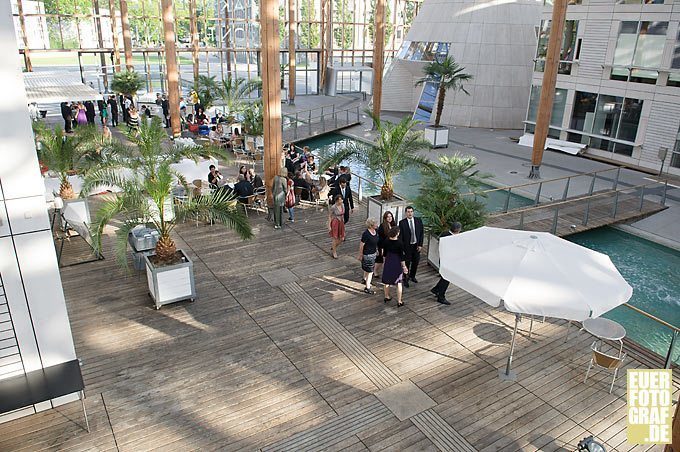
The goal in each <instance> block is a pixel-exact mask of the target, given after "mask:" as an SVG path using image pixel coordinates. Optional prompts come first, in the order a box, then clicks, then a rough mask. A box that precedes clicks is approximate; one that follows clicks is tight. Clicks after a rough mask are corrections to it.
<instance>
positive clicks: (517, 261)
mask: <svg viewBox="0 0 680 452" xmlns="http://www.w3.org/2000/svg"><path fill="white" fill-rule="evenodd" d="M439 256H440V268H439V272H440V274H441V275H442V276H443V277H444V278H445V279H446V280H448V281H450V282H451V283H453V284H455V285H456V286H458V287H460V288H461V289H463V290H465V291H466V292H469V293H471V294H472V295H474V296H476V297H477V298H479V299H481V300H482V301H484V302H485V303H488V304H490V305H491V306H494V307H498V306H500V305H501V303H503V305H504V307H505V309H506V310H508V311H510V312H513V313H515V330H514V332H513V335H512V344H511V346H510V356H508V363H507V366H506V370H505V373H504V374H502V375H501V376H502V377H504V378H512V376H513V375H512V374H511V372H510V364H511V362H512V354H513V352H514V348H515V336H516V335H517V324H518V322H519V319H520V315H521V314H526V315H537V316H546V317H556V318H560V319H566V320H578V321H583V320H585V319H587V318H590V317H599V316H600V315H602V314H604V313H605V312H607V311H609V310H611V309H613V308H615V307H617V306H619V305H621V304H623V303H625V302H626V301H628V300H629V299H630V297H631V295H632V294H633V288H632V287H631V286H630V285H629V284H628V283H627V282H626V281H625V280H624V279H623V277H622V276H621V274H620V273H619V271H618V270H617V269H616V267H615V266H614V264H613V263H612V261H611V259H609V256H607V255H606V254H602V253H598V252H597V251H593V250H591V249H588V248H585V247H583V246H580V245H577V244H575V243H572V242H569V241H567V240H564V239H561V238H559V237H556V236H554V235H552V234H549V233H546V232H532V231H518V230H513V229H500V228H492V227H486V226H484V227H481V228H478V229H474V230H472V231H468V232H464V233H462V234H457V235H452V236H449V237H444V238H442V239H440V240H439Z"/></svg>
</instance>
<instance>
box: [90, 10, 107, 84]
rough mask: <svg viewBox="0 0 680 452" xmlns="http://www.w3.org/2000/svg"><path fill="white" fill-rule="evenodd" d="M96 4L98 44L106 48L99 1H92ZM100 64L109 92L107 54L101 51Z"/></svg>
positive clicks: (95, 19)
mask: <svg viewBox="0 0 680 452" xmlns="http://www.w3.org/2000/svg"><path fill="white" fill-rule="evenodd" d="M92 3H93V5H94V22H95V25H96V28H97V44H99V49H100V50H103V49H104V36H103V33H102V18H101V15H100V13H99V2H98V1H95V2H92ZM99 65H100V66H101V71H102V82H103V83H104V92H105V93H108V92H109V76H108V75H107V74H108V73H107V70H106V54H105V53H104V52H99Z"/></svg>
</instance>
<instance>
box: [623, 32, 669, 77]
mask: <svg viewBox="0 0 680 452" xmlns="http://www.w3.org/2000/svg"><path fill="white" fill-rule="evenodd" d="M667 31H668V22H649V21H642V22H636V21H622V22H621V25H620V28H619V36H618V39H617V41H616V50H615V52H614V62H613V65H612V72H611V79H612V80H622V81H631V82H636V83H650V84H655V83H656V80H657V78H658V76H659V72H658V69H659V68H660V66H661V59H662V57H663V48H664V44H665V42H666V33H667Z"/></svg>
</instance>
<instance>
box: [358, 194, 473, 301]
mask: <svg viewBox="0 0 680 452" xmlns="http://www.w3.org/2000/svg"><path fill="white" fill-rule="evenodd" d="M404 214H405V217H404V218H403V219H402V220H401V221H399V223H397V222H396V221H395V220H394V216H393V215H392V212H389V211H388V212H385V213H384V214H383V218H382V223H380V225H378V224H377V222H376V220H374V219H373V218H369V219H368V220H366V230H365V231H364V232H363V234H362V235H361V241H360V243H359V256H358V259H359V261H360V262H361V269H362V271H363V279H362V281H361V282H362V283H363V284H364V285H365V287H364V292H365V293H367V294H375V291H374V290H373V289H372V288H371V282H372V279H373V276H374V275H375V276H377V277H379V276H380V275H379V274H376V272H379V271H380V270H381V267H382V283H383V291H384V299H383V300H384V302H385V303H388V302H389V301H391V300H392V296H391V294H390V290H391V287H392V286H395V287H396V291H397V294H396V295H397V306H398V307H401V306H403V305H404V301H403V288H404V287H410V283H414V284H417V283H418V279H417V278H416V273H417V272H418V264H419V263H420V251H421V250H422V248H423V240H424V236H425V234H424V229H423V221H422V220H421V219H420V218H418V217H416V216H415V215H414V209H413V207H412V206H407V207H406V209H405V211H404ZM461 229H462V227H461V224H460V223H458V222H454V223H452V224H451V225H450V228H449V230H448V231H446V232H445V233H444V234H442V235H441V236H440V237H446V236H448V235H453V234H458V233H460V231H461ZM448 287H449V282H448V281H446V280H445V279H444V278H442V277H440V278H439V281H438V282H437V284H436V285H435V286H434V287H433V288H432V289H430V292H432V294H433V295H435V296H436V297H437V302H439V303H441V304H445V305H450V304H451V303H450V302H449V301H448V300H447V299H446V290H447V289H448Z"/></svg>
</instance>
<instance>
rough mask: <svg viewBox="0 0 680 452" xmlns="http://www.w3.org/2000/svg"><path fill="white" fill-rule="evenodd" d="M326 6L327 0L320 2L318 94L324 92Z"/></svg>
mask: <svg viewBox="0 0 680 452" xmlns="http://www.w3.org/2000/svg"><path fill="white" fill-rule="evenodd" d="M328 4H329V0H321V16H320V17H321V42H320V45H321V53H320V57H321V58H320V59H321V64H320V66H321V67H320V68H319V70H320V74H319V93H321V92H325V91H326V68H327V66H328V49H327V46H326V45H327V41H326V30H327V28H328V22H327V20H326V17H327V16H328V14H327V11H326V10H327V9H328Z"/></svg>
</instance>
